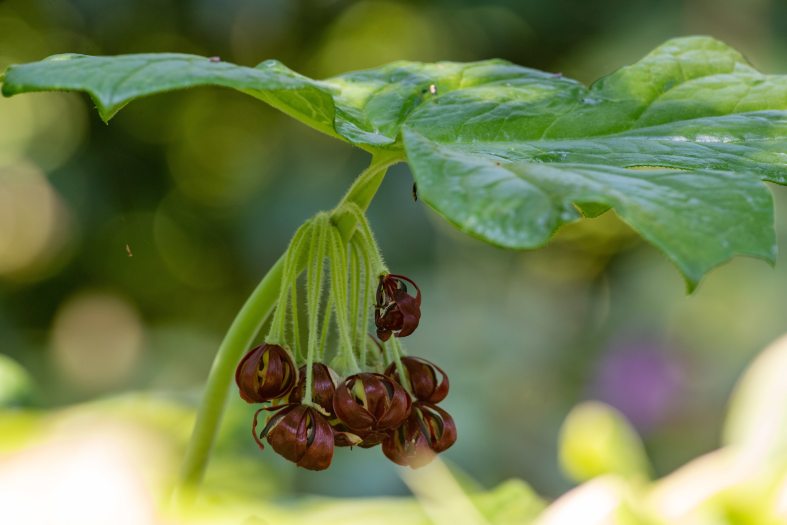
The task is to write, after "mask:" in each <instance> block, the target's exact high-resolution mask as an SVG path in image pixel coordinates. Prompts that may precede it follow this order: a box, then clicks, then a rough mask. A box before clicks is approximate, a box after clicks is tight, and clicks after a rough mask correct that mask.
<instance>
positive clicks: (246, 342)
mask: <svg viewBox="0 0 787 525" xmlns="http://www.w3.org/2000/svg"><path fill="white" fill-rule="evenodd" d="M400 158H401V157H400V155H399V154H391V153H382V154H377V155H375V156H374V157H373V158H372V162H371V164H370V165H369V167H368V168H367V169H366V170H365V171H364V172H363V173H361V175H359V176H358V178H357V179H356V180H355V182H354V183H353V185H352V186H351V187H350V190H349V191H348V192H347V194H346V195H345V196H344V198H343V199H342V201H341V204H343V203H346V202H353V203H355V204H356V205H357V206H358V207H359V208H361V209H362V210H365V209H366V208H368V206H369V204H370V203H371V201H372V198H373V197H374V195H375V193H376V192H377V189H378V188H379V187H380V183H381V182H382V180H383V177H384V176H385V172H386V171H387V169H388V167H389V166H390V165H391V164H394V163H396V162H398V161H399V160H400ZM341 204H340V205H341ZM337 227H338V228H339V231H340V232H341V234H342V237H343V238H344V239H345V240H346V239H348V238H349V237H350V235H351V234H352V232H353V230H354V227H355V218H353V217H350V216H347V215H345V216H342V217H341V218H340V219H339V220H338V221H337ZM283 267H284V257H281V258H279V260H278V261H276V263H275V264H274V265H273V266H272V267H271V269H270V270H269V271H268V273H267V274H266V275H265V277H263V278H262V281H260V284H258V285H257V287H256V288H255V289H254V291H253V292H252V293H251V295H250V296H249V298H248V299H247V300H246V303H245V304H244V305H243V307H242V308H241V309H240V311H239V312H238V315H237V316H236V317H235V319H234V320H233V321H232V325H230V328H229V330H228V331H227V334H226V335H225V337H224V340H223V341H222V343H221V346H219V350H218V353H217V354H216V357H215V358H214V360H213V366H212V367H211V370H210V374H209V375H208V381H207V384H206V387H205V392H204V394H203V398H202V403H201V404H200V406H199V409H198V411H197V420H196V422H195V424H194V430H193V432H192V435H191V440H190V441H189V444H188V447H187V449H186V456H185V459H184V461H183V466H182V468H181V473H180V480H179V481H180V484H179V487H178V492H179V493H180V494H181V495H183V492H184V491H188V490H189V489H190V490H194V489H196V488H197V487H198V486H199V484H200V482H201V481H202V477H203V475H204V473H205V468H206V466H207V464H208V458H209V456H210V452H211V449H212V448H213V443H214V441H215V438H216V433H217V432H218V428H219V425H220V424H221V418H222V416H223V414H224V408H225V405H226V401H227V395H228V393H229V387H230V384H231V383H232V379H233V377H234V374H235V367H236V366H237V364H238V361H240V359H241V357H243V353H244V352H245V351H246V350H247V349H248V348H249V346H250V345H251V344H252V343H253V342H254V338H255V337H256V336H257V333H258V332H259V331H260V328H261V327H262V325H263V323H264V322H265V319H266V318H267V317H268V315H270V313H271V311H272V310H273V307H274V305H275V304H276V300H277V298H278V296H279V291H280V285H281V279H282V270H283ZM300 270H302V268H299V271H300Z"/></svg>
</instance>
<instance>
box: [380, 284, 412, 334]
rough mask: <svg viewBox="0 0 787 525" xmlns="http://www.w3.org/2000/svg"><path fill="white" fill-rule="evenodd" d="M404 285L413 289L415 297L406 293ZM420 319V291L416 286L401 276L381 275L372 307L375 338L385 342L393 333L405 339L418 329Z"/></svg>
mask: <svg viewBox="0 0 787 525" xmlns="http://www.w3.org/2000/svg"><path fill="white" fill-rule="evenodd" d="M406 283H410V284H412V285H413V287H414V288H415V297H413V296H412V295H410V294H409V293H407V284H406ZM420 319H421V290H420V288H418V285H416V284H415V283H414V282H413V281H411V280H410V279H408V278H407V277H404V276H403V275H394V274H391V273H389V274H386V275H381V276H380V284H379V285H378V286H377V302H376V304H375V305H374V323H375V325H377V337H379V338H380V339H381V340H383V341H387V340H388V338H389V337H391V334H392V333H394V332H395V335H396V337H406V336H408V335H410V334H412V333H413V331H415V329H416V328H418V321H420Z"/></svg>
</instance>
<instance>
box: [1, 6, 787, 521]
mask: <svg viewBox="0 0 787 525" xmlns="http://www.w3.org/2000/svg"><path fill="white" fill-rule="evenodd" d="M694 33H707V34H712V35H713V36H715V37H717V38H719V39H722V40H724V41H726V42H728V43H729V44H730V45H732V46H734V47H735V48H737V49H739V50H741V51H742V52H744V53H745V54H746V55H747V56H748V58H749V59H750V60H752V62H753V63H754V64H755V65H756V66H757V67H758V68H759V69H761V70H763V71H769V72H774V73H785V72H787V69H785V65H784V64H785V63H787V61H786V60H785V58H786V57H787V47H786V46H787V6H786V5H785V4H784V3H783V2H780V1H778V0H755V1H748V0H724V1H722V2H710V1H708V0H687V1H678V0H672V1H665V2H652V1H651V2H649V1H644V0H636V1H627V2H624V1H619V0H603V1H599V2H581V1H578V0H560V1H547V0H539V1H533V2H513V1H507V2H505V1H497V0H496V1H491V2H480V1H469V0H460V1H454V2H447V1H444V2H438V1H429V2H427V1H424V2H415V1H413V2H404V1H403V2H395V1H384V2H383V1H379V2H378V1H362V2H349V1H342V0H308V1H306V0H302V1H295V0H291V1H285V0H267V1H252V0H238V1H218V0H199V1H196V0H195V1H191V2H176V1H174V0H173V1H169V2H168V1H157V2H153V1H149V0H119V1H117V2H112V7H111V9H110V8H109V7H108V6H107V4H106V3H103V2H98V1H95V0H79V1H72V2H66V1H64V0H50V1H37V0H35V1H34V0H5V1H4V2H2V3H0V69H4V68H5V66H7V65H8V64H11V63H17V62H24V61H31V60H37V59H40V58H42V57H45V56H48V55H51V54H54V53H59V52H79V53H90V54H118V53H131V52H154V51H176V52H187V53H195V54H201V55H206V56H212V55H217V56H221V57H222V58H224V59H226V60H229V61H233V62H236V63H240V64H246V65H252V64H256V63H258V62H259V61H261V60H263V59H265V58H277V59H280V60H281V61H282V62H284V63H285V64H287V65H288V66H290V67H292V68H294V69H296V70H298V71H302V72H304V73H305V74H308V75H310V76H314V77H323V76H328V75H332V74H335V73H338V72H343V71H346V70H349V69H353V68H361V67H371V66H376V65H379V64H381V63H385V62H388V61H391V60H395V59H410V60H425V61H434V60H442V59H447V60H462V61H465V60H476V59H483V58H489V57H500V58H506V59H509V60H512V61H514V62H516V63H520V64H523V65H527V66H532V67H536V68H539V69H543V70H547V71H555V72H558V71H559V72H563V73H564V74H566V75H567V76H571V77H574V78H579V79H582V80H585V81H590V80H593V79H595V78H597V77H599V76H600V75H602V74H606V73H608V72H610V69H611V68H613V67H616V66H617V65H619V64H623V63H629V62H632V61H634V60H636V59H638V58H640V57H641V56H642V55H643V54H644V53H645V52H647V51H648V50H650V49H652V48H653V47H655V46H656V45H658V44H659V43H661V42H662V41H664V40H666V39H667V38H670V37H673V36H678V35H682V34H694ZM88 104H89V103H88V102H87V101H86V100H85V99H83V98H81V97H78V96H74V95H35V96H30V97H17V98H14V99H2V100H0V352H2V353H3V354H6V355H8V356H11V357H12V358H13V359H15V360H16V361H17V362H19V363H20V364H21V365H22V366H23V367H24V369H25V370H27V371H28V373H29V375H30V376H31V378H32V379H31V381H33V382H34V384H35V391H36V399H35V400H34V401H35V402H36V403H37V404H38V405H39V406H40V407H42V408H47V409H50V408H54V407H62V406H66V405H70V404H71V403H75V402H82V401H86V400H88V399H93V398H99V397H104V396H108V395H114V394H118V393H121V392H127V391H144V392H156V395H157V396H160V395H164V396H165V397H166V396H169V397H171V398H172V399H174V400H177V401H178V402H179V403H178V406H181V405H180V403H185V404H190V403H191V404H193V403H194V402H195V401H196V399H197V395H198V393H199V389H200V386H201V384H202V382H203V381H204V379H205V377H206V375H207V371H208V368H209V366H210V362H211V359H212V356H213V354H214V352H215V349H216V348H217V345H218V341H219V340H220V338H221V335H222V334H223V332H224V330H225V329H226V328H227V326H228V324H229V322H230V320H231V319H232V317H233V316H234V314H235V312H236V310H237V309H238V308H239V306H240V305H241V304H242V301H243V299H244V298H245V296H246V295H247V294H248V293H249V292H250V290H251V289H252V287H253V286H254V284H255V283H256V281H257V280H258V279H259V278H260V277H261V276H262V275H263V274H264V272H265V270H266V269H267V268H268V267H269V266H270V265H271V264H272V263H273V261H275V260H276V258H277V257H278V255H279V254H280V253H281V251H282V250H283V249H284V248H285V246H286V242H287V240H288V239H289V236H290V235H291V234H292V232H293V231H294V230H295V228H296V227H297V226H298V225H299V224H300V223H301V222H302V221H303V220H304V219H305V218H307V217H309V216H311V215H312V214H313V213H314V212H315V211H317V210H319V209H325V208H328V207H330V206H332V205H333V204H334V203H335V202H336V201H337V200H338V199H339V197H340V196H341V194H342V193H343V191H344V189H345V188H346V187H347V186H348V185H349V183H350V181H351V180H352V178H353V177H354V176H355V174H356V173H358V172H359V171H360V170H361V169H362V168H363V167H364V166H365V164H366V162H367V159H366V156H365V155H364V154H362V153H361V152H359V151H353V150H352V149H351V148H350V147H349V146H347V145H343V144H340V143H338V142H336V141H333V140H330V139H327V138H324V137H321V136H319V135H318V134H317V133H315V132H312V131H310V130H308V129H306V128H305V127H303V126H301V125H299V124H298V123H296V122H291V121H290V119H288V118H285V117H283V116H281V115H278V114H277V113H276V112H274V111H273V110H271V109H270V108H268V107H266V106H264V105H262V104H259V103H257V102H256V101H254V100H252V99H250V98H246V97H244V96H243V95H239V94H235V93H231V92H229V91H222V90H218V89H205V90H199V91H194V92H188V93H177V94H170V95H164V96H161V97H155V98H151V99H149V100H144V101H141V102H140V103H138V104H136V105H135V106H134V107H132V108H129V110H127V111H125V112H122V113H121V114H120V115H118V117H117V118H116V119H115V120H113V122H112V124H111V125H110V126H105V125H104V124H103V123H101V122H100V120H99V119H98V117H97V116H96V115H95V114H94V112H92V111H89V110H90V108H89V107H88ZM410 186H411V179H410V177H409V174H408V173H407V172H406V169H404V168H402V167H397V168H395V169H394V170H392V172H391V173H390V174H389V175H388V177H387V180H386V181H385V183H384V186H383V188H382V190H381V191H380V193H379V194H378V196H377V198H376V200H375V202H374V203H373V206H372V208H371V209H370V220H371V222H372V225H373V227H374V228H375V232H376V234H377V236H378V239H379V241H380V244H381V246H382V249H383V251H384V253H385V254H386V258H387V261H388V264H389V266H390V267H391V268H392V269H394V268H395V269H396V270H397V271H400V272H402V273H406V274H408V275H411V276H413V277H414V278H415V279H416V280H417V281H418V283H419V285H420V286H421V288H422V289H423V290H424V292H425V296H424V305H423V322H422V326H421V328H420V329H419V332H418V334H417V335H415V336H413V338H411V340H410V341H408V342H409V348H410V350H411V351H412V352H413V353H415V354H418V355H423V356H424V357H427V358H429V359H431V360H434V361H436V362H437V363H439V364H441V365H442V366H443V367H444V368H445V370H446V372H447V373H448V374H449V375H450V377H451V380H452V393H451V395H450V396H449V398H448V399H447V400H446V402H445V406H446V408H447V409H448V410H449V411H450V412H451V413H452V414H453V415H454V417H455V419H456V422H457V426H458V428H459V440H458V442H457V444H456V445H455V446H454V447H453V448H452V449H451V450H450V451H449V452H448V453H446V457H447V458H448V459H449V460H450V461H451V462H453V463H454V464H456V465H457V467H458V468H460V469H462V470H463V471H465V472H467V473H468V474H469V476H470V477H472V478H475V479H477V480H478V481H480V483H481V484H482V485H484V486H489V487H491V486H496V485H498V484H499V483H500V482H501V481H503V480H505V479H508V478H511V477H517V478H521V479H525V480H527V481H528V483H530V484H531V485H532V486H533V487H534V488H535V489H536V490H537V492H538V493H540V494H542V495H545V496H556V495H558V494H560V493H562V492H564V491H565V490H566V489H567V488H568V487H569V486H570V481H569V480H568V479H567V478H566V477H564V476H563V474H561V472H560V469H559V467H558V460H557V457H558V453H557V452H558V451H557V436H558V434H559V428H560V424H561V422H562V421H563V419H564V418H565V416H566V415H567V413H568V412H569V410H570V409H571V407H572V406H574V405H575V404H576V403H577V402H579V401H582V400H585V399H599V400H601V401H604V402H606V403H608V404H610V405H612V406H614V407H616V408H617V409H618V410H619V411H620V412H622V413H623V414H624V415H625V416H626V417H627V418H628V419H629V420H630V421H631V422H632V424H633V425H634V428H635V429H636V430H637V431H638V432H639V434H640V435H641V437H642V441H643V443H644V448H645V449H646V450H647V452H648V456H649V457H650V458H651V460H652V463H653V468H654V470H655V474H656V476H657V477H661V476H662V475H664V474H665V473H667V472H669V471H671V470H672V469H673V468H675V467H677V466H678V465H681V464H683V463H685V462H687V461H688V459H689V458H692V457H695V456H697V455H699V454H701V453H703V452H707V451H709V450H711V449H713V448H715V446H716V444H717V435H718V429H719V428H720V427H721V422H722V417H723V414H724V406H725V400H726V398H727V397H728V396H729V394H730V391H731V388H732V385H733V382H734V379H735V378H736V377H737V376H738V374H739V373H740V371H741V370H742V369H743V367H744V366H745V364H746V363H747V362H748V361H749V360H750V359H751V358H752V356H753V355H754V353H755V352H756V351H757V350H759V349H760V348H762V346H763V345H764V344H765V343H767V342H768V341H770V340H772V339H774V338H775V337H776V336H778V335H779V334H781V333H783V332H784V331H785V329H786V328H787V323H786V322H785V317H784V311H785V310H786V309H787V294H785V293H784V292H783V290H785V289H787V257H785V256H781V257H780V258H779V260H778V261H777V264H776V266H775V269H773V270H771V269H769V268H768V267H767V266H764V265H763V264H762V263H761V262H757V261H752V260H736V261H734V262H732V263H730V264H728V265H726V266H724V267H723V268H721V269H719V270H718V271H716V272H714V273H712V274H711V275H709V276H708V278H707V279H706V280H705V281H704V282H703V284H702V285H701V286H700V288H699V290H698V291H697V292H695V294H694V295H692V296H690V297H687V296H685V295H684V293H683V285H682V283H681V280H680V277H679V276H678V274H677V272H675V271H674V270H673V269H672V268H671V267H670V265H669V263H668V262H667V261H666V260H665V259H664V258H663V257H661V256H660V255H659V254H657V253H656V252H655V250H653V249H651V248H649V247H646V246H643V245H642V244H641V243H640V242H639V241H638V240H637V239H636V238H635V237H634V236H633V235H632V234H631V232H630V231H629V230H628V229H627V228H626V227H625V226H624V225H622V224H621V223H620V222H619V221H618V220H617V219H616V218H615V217H614V216H613V215H611V214H605V215H602V216H601V217H599V218H598V219H594V220H592V221H587V222H586V223H585V224H582V225H571V226H568V227H565V228H564V229H563V230H561V232H560V233H559V234H558V236H557V237H556V239H555V240H554V242H553V243H552V245H551V246H550V247H548V248H546V249H544V250H540V251H536V252H524V253H516V252H506V251H501V250H497V249H494V248H491V247H488V246H485V245H483V244H482V243H480V242H477V241H473V240H470V239H466V238H464V237H463V236H461V235H460V234H457V233H456V232H454V231H452V230H451V228H450V227H449V226H447V225H445V224H444V223H442V222H441V221H440V220H439V219H437V218H436V217H435V216H434V214H433V213H432V212H430V211H428V210H425V209H424V207H423V206H422V204H421V203H417V202H413V200H412V197H411V188H410ZM771 190H772V191H773V193H774V197H775V200H776V225H777V235H778V237H779V242H780V244H781V245H782V246H784V245H787V227H785V224H786V223H787V220H785V217H787V215H785V214H786V213H787V193H785V190H784V189H781V188H778V187H774V186H771ZM13 368H14V367H13V366H12V369H13ZM5 384H6V382H5V381H3V388H5ZM7 384H10V383H7ZM24 388H28V387H24ZM14 395H16V394H14ZM14 399H15V397H14ZM27 402H28V401H25V403H27ZM178 410H182V409H178ZM155 411H158V409H155V410H154V412H155ZM168 414H169V415H168ZM170 416H171V417H173V418H174V417H175V416H174V415H172V414H170V413H169V412H167V411H166V410H165V409H164V408H161V413H160V417H163V418H165V419H166V418H168V417H170ZM9 417H10V416H9ZM13 417H16V418H19V417H23V416H21V415H19V414H16V415H15V416H13ZM250 417H251V411H250V409H249V407H248V406H246V405H245V404H243V403H242V402H241V401H240V400H238V399H234V400H233V401H232V403H231V406H230V411H229V414H228V417H227V418H226V419H225V425H224V426H223V428H222V431H221V432H222V436H221V440H220V443H219V446H218V449H217V451H216V458H217V462H216V466H215V467H211V468H210V469H209V472H208V485H209V486H213V487H227V486H230V485H228V484H227V483H228V482H227V480H230V481H231V482H232V483H234V484H235V485H232V486H233V487H234V488H235V489H237V490H244V491H247V492H246V493H247V494H248V493H251V494H250V495H252V496H254V495H256V496H259V495H263V494H265V495H270V494H281V495H285V494H293V493H313V494H323V495H346V496H350V495H351V496H360V495H364V496H365V495H381V494H385V495H391V494H403V493H405V492H406V488H405V486H404V485H403V484H402V482H401V481H400V480H399V478H398V476H397V474H396V471H395V470H394V468H393V467H391V466H390V465H389V463H387V462H386V461H385V460H384V458H381V457H377V456H378V455H368V454H363V455H362V454H354V453H353V452H344V451H343V452H341V453H339V454H337V457H336V458H335V464H334V466H332V468H331V471H329V472H330V473H329V474H327V475H326V474H315V473H311V472H305V471H301V470H295V469H293V468H292V467H291V465H289V464H285V462H283V461H280V460H279V459H278V458H277V457H276V456H275V455H274V454H271V453H269V452H270V451H265V452H263V453H260V452H259V451H258V450H257V448H256V445H254V443H253V442H252V441H251V439H249V426H250ZM178 421H180V430H181V431H182V434H183V435H182V436H181V439H185V437H184V436H185V435H187V433H188V429H189V427H190V422H189V420H188V416H183V418H182V419H178ZM28 423H29V424H30V425H33V426H34V424H33V423H30V422H28ZM26 428H27V427H26ZM730 432H731V433H733V434H734V431H732V430H730ZM20 439H21V438H20ZM173 446H174V445H173ZM233 462H235V463H233ZM228 464H229V466H227V465H228ZM266 473H275V476H276V479H277V480H279V481H277V483H276V484H275V486H273V485H272V484H271V483H270V482H269V481H267V480H268V479H270V476H268V475H267V474H266ZM247 479H251V480H253V481H252V482H250V483H248V482H245V481H246V480H247ZM211 484H212V485H211ZM228 497H229V496H228ZM744 507H745V505H744ZM729 512H731V513H734V512H736V511H735V509H732V510H730V511H729ZM751 523H755V522H751Z"/></svg>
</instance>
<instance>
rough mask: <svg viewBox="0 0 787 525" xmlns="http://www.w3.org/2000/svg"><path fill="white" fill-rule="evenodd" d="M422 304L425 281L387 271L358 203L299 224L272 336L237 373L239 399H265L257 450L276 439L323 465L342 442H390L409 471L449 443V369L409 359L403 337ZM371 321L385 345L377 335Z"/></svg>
mask: <svg viewBox="0 0 787 525" xmlns="http://www.w3.org/2000/svg"><path fill="white" fill-rule="evenodd" d="M347 217H349V218H351V219H352V220H353V221H354V222H355V224H356V226H355V229H354V231H353V233H352V235H351V236H350V237H349V239H348V240H345V238H344V237H343V236H342V234H341V232H340V228H339V224H340V223H341V222H342V221H343V220H344V219H345V218H347ZM300 268H305V270H306V271H305V277H304V278H303V279H302V280H299V273H300V272H299V269H300ZM299 282H301V283H302V284H303V285H305V294H300V293H299V292H298V286H299ZM413 293H414V294H415V295H413ZM299 297H304V299H305V305H303V306H305V308H303V309H304V310H305V312H306V322H305V323H301V322H300V317H299V316H300V311H301V306H302V305H300V304H299V303H298V300H299ZM420 307H421V291H420V289H419V288H418V286H417V285H416V284H415V282H414V281H413V280H412V279H410V278H409V277H405V276H403V275H395V274H391V273H390V272H389V271H388V269H387V268H386V266H385V263H384V262H383V259H382V256H381V255H380V250H379V247H378V246H377V242H376V241H375V239H374V235H373V234H372V231H371V228H370V227H369V223H368V221H367V220H366V216H365V215H364V213H363V211H362V210H361V209H360V208H359V207H358V206H357V205H355V204H346V205H343V206H340V207H339V208H337V209H336V210H334V211H333V212H330V213H325V212H321V213H318V214H317V215H316V216H315V217H313V218H312V219H310V220H309V221H307V222H306V223H305V224H304V225H303V226H302V227H301V228H299V229H298V231H297V232H296V233H295V235H294V236H293V239H292V241H291V242H290V246H289V248H288V250H287V253H286V255H285V257H284V267H283V275H282V280H281V286H280V289H279V293H278V300H277V303H276V307H275V312H274V316H273V320H272V322H271V326H270V330H269V331H268V334H267V336H266V338H265V343H263V344H262V345H260V346H258V347H255V348H254V349H252V350H251V351H250V352H249V353H248V354H247V355H246V356H245V357H244V358H243V359H242V360H241V362H240V363H239V365H238V369H237V371H236V382H237V384H238V387H239V390H240V395H241V397H242V398H243V399H244V400H246V401H247V402H249V403H262V404H263V406H262V407H261V408H259V409H258V410H257V411H256V413H255V414H254V417H253V419H252V432H253V434H254V439H255V441H256V442H257V444H258V445H259V446H260V448H263V445H264V442H265V441H267V443H268V444H269V445H270V446H271V448H272V449H273V450H274V451H275V452H277V453H278V454H280V455H282V456H283V457H285V458H287V459H289V460H290V461H292V462H294V463H295V464H297V465H298V466H300V467H303V468H307V469H312V470H322V469H325V468H328V466H329V465H330V463H331V460H332V458H333V453H334V447H337V446H338V447H344V446H349V447H353V446H359V447H363V448H372V447H376V446H377V445H380V444H381V443H382V444H383V445H384V453H385V455H386V456H387V457H388V458H390V459H391V460H392V461H394V462H396V463H398V464H401V465H407V466H411V467H418V466H421V465H423V464H426V463H427V462H428V461H429V460H430V459H431V457H432V456H433V455H434V453H437V452H441V451H443V450H445V449H446V448H448V447H449V446H451V445H452V444H453V442H454V440H455V439H456V429H455V426H454V424H453V419H451V416H450V415H448V413H447V412H445V411H444V410H442V409H440V408H438V407H436V406H435V404H436V403H439V402H440V401H442V400H443V399H444V398H445V396H446V395H447V394H448V377H447V376H446V374H445V372H443V370H442V369H441V368H439V367H438V366H437V365H434V364H433V363H431V362H429V361H427V360H425V359H421V358H418V357H409V356H405V355H404V349H403V348H402V346H401V344H400V342H399V338H400V337H406V336H409V335H410V334H412V333H413V332H414V331H415V329H416V328H417V327H418V324H419V322H420V318H421V310H420ZM372 317H373V318H374V325H375V328H376V334H377V335H378V337H379V338H380V339H381V340H382V341H383V342H380V341H378V340H377V339H375V338H374V337H373V336H370V334H369V330H370V328H371V327H370V324H371V323H370V321H371V319H372ZM288 319H289V323H288ZM288 327H289V329H288ZM302 328H305V331H306V334H305V337H304V334H302V333H301V330H302ZM332 328H334V329H333V330H332ZM329 363H330V364H329ZM264 412H267V413H269V415H268V416H267V417H266V419H265V423H264V424H263V425H262V426H261V429H260V430H258V427H259V426H260V425H259V423H258V420H259V419H260V416H261V415H262V414H263V413H264ZM430 454H431V455H430Z"/></svg>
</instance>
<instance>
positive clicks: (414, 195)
mask: <svg viewBox="0 0 787 525" xmlns="http://www.w3.org/2000/svg"><path fill="white" fill-rule="evenodd" d="M413 200H414V201H416V202H417V201H418V185H417V184H416V183H415V182H413Z"/></svg>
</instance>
